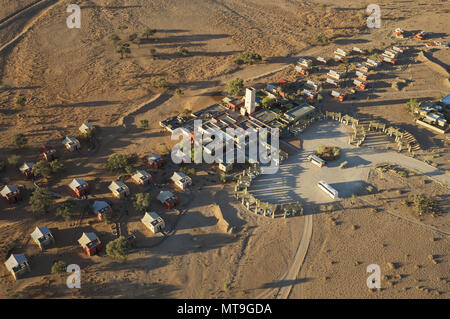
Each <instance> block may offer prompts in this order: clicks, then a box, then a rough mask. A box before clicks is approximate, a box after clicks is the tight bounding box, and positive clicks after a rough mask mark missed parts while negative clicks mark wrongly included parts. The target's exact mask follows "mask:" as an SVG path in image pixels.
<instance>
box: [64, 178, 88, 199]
mask: <svg viewBox="0 0 450 319" xmlns="http://www.w3.org/2000/svg"><path fill="white" fill-rule="evenodd" d="M69 188H70V189H71V190H72V192H73V193H74V194H75V196H76V197H77V198H81V197H84V196H87V195H88V194H89V193H90V189H89V184H88V183H87V182H86V181H85V180H84V179H81V178H74V179H73V180H72V182H71V183H70V184H69Z"/></svg>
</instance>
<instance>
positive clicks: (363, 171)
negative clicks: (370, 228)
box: [249, 121, 450, 204]
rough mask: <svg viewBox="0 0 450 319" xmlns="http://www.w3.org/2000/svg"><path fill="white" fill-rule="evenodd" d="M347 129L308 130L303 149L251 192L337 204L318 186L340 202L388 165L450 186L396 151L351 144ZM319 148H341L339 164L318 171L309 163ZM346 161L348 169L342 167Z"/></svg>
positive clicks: (319, 126) (328, 125) (326, 124)
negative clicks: (380, 166)
mask: <svg viewBox="0 0 450 319" xmlns="http://www.w3.org/2000/svg"><path fill="white" fill-rule="evenodd" d="M347 132H348V127H346V126H343V125H341V124H340V123H338V122H333V121H320V122H316V123H314V124H313V125H311V126H310V127H308V128H307V129H306V130H305V131H304V132H303V133H301V134H300V135H299V138H300V140H301V145H302V147H303V149H302V150H301V151H299V152H298V153H297V154H295V155H292V156H290V157H289V159H288V160H287V161H286V162H284V163H283V164H282V165H281V166H280V169H279V170H278V172H277V173H276V174H273V175H260V176H258V177H257V178H256V179H255V180H254V181H253V184H252V186H251V188H250V189H249V190H250V192H251V193H253V194H254V195H255V196H256V197H257V198H259V199H261V200H263V201H267V202H272V203H288V202H292V201H300V202H303V203H315V204H323V203H329V202H332V201H334V200H333V199H331V198H330V197H329V196H328V195H326V194H325V193H324V192H323V191H322V190H321V189H320V188H319V187H318V186H317V183H318V182H319V181H320V180H324V181H325V182H327V183H328V184H329V185H330V186H332V187H333V188H334V189H336V190H337V191H338V193H339V197H340V198H346V197H351V196H352V194H354V193H356V192H357V191H358V190H359V189H361V187H363V186H365V180H366V178H367V175H368V172H369V170H370V168H372V167H375V166H376V165H377V164H379V163H383V162H389V163H392V164H398V165H401V166H403V167H405V168H410V169H414V170H417V171H420V172H422V173H423V174H426V175H428V176H429V177H431V178H434V179H436V180H438V181H439V182H441V183H443V184H444V185H447V186H449V185H450V176H448V175H445V174H444V173H442V172H440V171H438V170H437V169H436V168H434V167H432V166H430V165H428V164H426V163H423V162H421V161H419V160H416V159H414V158H411V157H409V156H406V155H403V154H401V153H397V152H395V151H383V150H379V149H373V148H368V147H364V144H363V146H362V147H360V148H358V147H354V146H352V145H349V144H348V138H349V135H348V133H347ZM319 145H329V146H337V147H339V148H341V156H340V158H339V159H338V160H336V161H332V162H330V163H328V165H327V166H324V167H322V168H319V167H317V166H315V165H313V164H312V163H310V162H309V161H308V160H307V157H308V156H309V155H310V154H313V153H314V151H315V149H316V148H317V147H318V146H319ZM344 161H347V162H348V165H347V168H345V169H341V168H339V165H340V164H341V163H342V162H344Z"/></svg>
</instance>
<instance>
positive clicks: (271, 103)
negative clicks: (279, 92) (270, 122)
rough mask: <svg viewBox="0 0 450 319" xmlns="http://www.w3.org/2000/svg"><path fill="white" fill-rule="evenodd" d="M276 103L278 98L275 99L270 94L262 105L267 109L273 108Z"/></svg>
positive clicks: (263, 100)
mask: <svg viewBox="0 0 450 319" xmlns="http://www.w3.org/2000/svg"><path fill="white" fill-rule="evenodd" d="M275 103H276V99H274V98H272V97H270V96H266V97H265V98H263V99H262V101H261V104H262V107H263V108H266V109H270V108H272V107H273V106H274V105H275Z"/></svg>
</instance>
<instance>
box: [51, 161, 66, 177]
mask: <svg viewBox="0 0 450 319" xmlns="http://www.w3.org/2000/svg"><path fill="white" fill-rule="evenodd" d="M49 165H50V169H51V171H52V173H54V174H59V173H62V172H64V171H65V170H66V166H65V165H64V162H62V161H60V160H58V159H55V160H53V161H51V162H50V163H49Z"/></svg>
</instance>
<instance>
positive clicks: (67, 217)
mask: <svg viewBox="0 0 450 319" xmlns="http://www.w3.org/2000/svg"><path fill="white" fill-rule="evenodd" d="M75 210H76V205H75V203H74V202H73V201H71V200H69V201H66V202H64V203H62V204H60V205H59V206H58V208H56V216H58V217H62V218H63V219H64V221H66V222H70V221H72V219H73V216H74V215H75Z"/></svg>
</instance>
